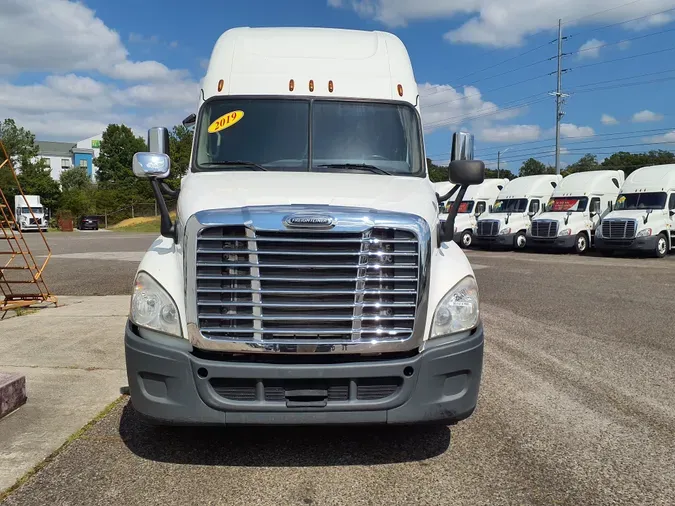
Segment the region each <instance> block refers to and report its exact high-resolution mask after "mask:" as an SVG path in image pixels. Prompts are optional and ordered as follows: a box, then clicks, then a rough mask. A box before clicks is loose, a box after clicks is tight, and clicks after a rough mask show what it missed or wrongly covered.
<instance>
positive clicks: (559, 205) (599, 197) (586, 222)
mask: <svg viewBox="0 0 675 506" xmlns="http://www.w3.org/2000/svg"><path fill="white" fill-rule="evenodd" d="M624 179H625V175H624V172H623V171H622V170H596V171H591V172H577V173H574V174H570V175H569V176H566V177H565V178H563V180H562V182H561V183H560V185H559V186H558V187H557V188H556V189H555V190H554V191H553V194H552V195H551V198H550V199H549V201H548V202H547V204H546V209H545V212H543V213H542V214H540V215H539V216H538V217H537V218H536V219H535V220H532V226H531V227H530V230H529V232H528V234H527V243H528V244H529V245H530V246H535V247H548V248H559V249H574V250H575V251H576V252H577V253H579V254H583V253H585V252H586V251H588V249H589V248H590V247H591V245H592V244H593V238H594V237H595V231H596V229H597V227H598V224H599V223H600V220H602V218H603V217H605V216H606V215H607V214H608V213H609V212H610V211H611V210H612V206H613V204H614V201H615V200H616V198H617V196H618V195H619V189H620V188H621V185H622V184H623V182H624Z"/></svg>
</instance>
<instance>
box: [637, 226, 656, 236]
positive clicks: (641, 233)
mask: <svg viewBox="0 0 675 506" xmlns="http://www.w3.org/2000/svg"><path fill="white" fill-rule="evenodd" d="M650 235H652V229H651V228H643V229H642V230H640V231H639V232H638V233H637V234H635V237H649V236H650Z"/></svg>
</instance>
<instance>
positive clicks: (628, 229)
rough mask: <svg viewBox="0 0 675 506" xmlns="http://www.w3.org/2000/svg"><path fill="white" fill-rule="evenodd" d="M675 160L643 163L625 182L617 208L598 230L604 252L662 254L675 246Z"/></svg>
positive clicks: (598, 242)
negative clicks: (674, 162)
mask: <svg viewBox="0 0 675 506" xmlns="http://www.w3.org/2000/svg"><path fill="white" fill-rule="evenodd" d="M673 216H675V164H668V165H653V166H650V167H642V168H640V169H637V170H636V171H635V172H632V173H631V174H630V175H629V176H628V177H627V178H626V181H625V182H624V183H623V186H622V187H621V192H620V193H619V197H618V198H617V199H616V204H615V206H614V210H613V211H612V212H611V213H609V214H608V215H607V216H606V217H605V218H604V219H603V220H602V224H601V226H600V227H598V229H597V232H596V234H595V247H596V248H597V249H598V250H599V251H601V252H607V253H609V252H613V251H618V250H633V251H644V252H649V253H651V254H653V255H654V256H656V257H658V258H662V257H664V256H666V255H667V254H668V251H670V250H671V249H673V248H675V219H674V218H673Z"/></svg>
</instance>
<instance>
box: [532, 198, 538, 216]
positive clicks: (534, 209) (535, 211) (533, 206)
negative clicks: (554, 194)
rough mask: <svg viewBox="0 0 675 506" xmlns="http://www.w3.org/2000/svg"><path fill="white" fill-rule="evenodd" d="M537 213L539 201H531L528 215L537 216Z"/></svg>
mask: <svg viewBox="0 0 675 506" xmlns="http://www.w3.org/2000/svg"><path fill="white" fill-rule="evenodd" d="M537 212H539V201H538V200H533V201H531V202H530V214H537Z"/></svg>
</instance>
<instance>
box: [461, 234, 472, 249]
mask: <svg viewBox="0 0 675 506" xmlns="http://www.w3.org/2000/svg"><path fill="white" fill-rule="evenodd" d="M472 244H473V232H471V230H465V231H464V232H462V237H461V238H460V240H459V246H460V247H461V248H464V249H466V248H470V247H471V245H472Z"/></svg>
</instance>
